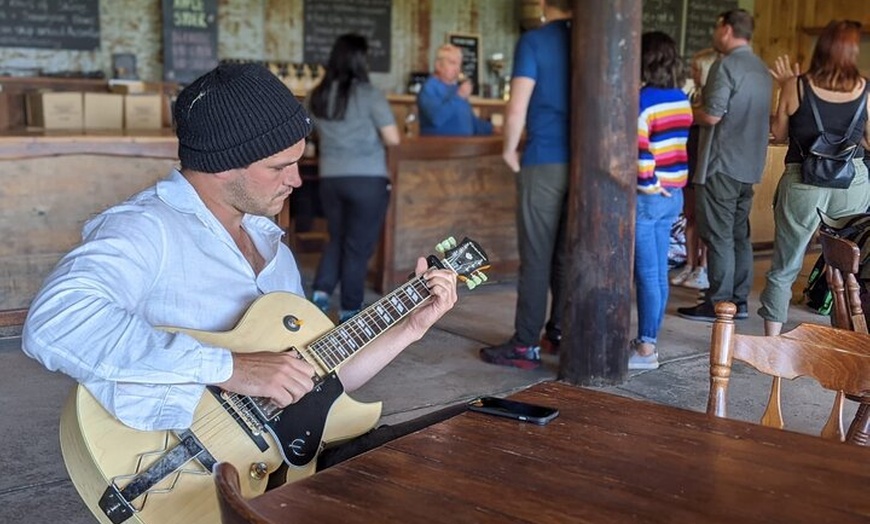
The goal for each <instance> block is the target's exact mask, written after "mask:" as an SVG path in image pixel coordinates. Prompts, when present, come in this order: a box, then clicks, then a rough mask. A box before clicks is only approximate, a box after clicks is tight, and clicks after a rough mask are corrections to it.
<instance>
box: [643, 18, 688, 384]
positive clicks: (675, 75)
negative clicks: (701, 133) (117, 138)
mask: <svg viewBox="0 0 870 524" xmlns="http://www.w3.org/2000/svg"><path fill="white" fill-rule="evenodd" d="M683 78H684V77H683V68H682V64H681V62H680V57H679V54H678V52H677V46H676V44H675V43H674V40H673V39H672V38H671V37H670V36H668V35H667V34H665V33H662V32H659V31H653V32H649V33H644V34H643V36H642V37H641V84H642V87H641V90H640V116H639V118H638V121H637V139H638V153H639V154H638V173H637V193H638V194H637V223H636V229H635V241H634V281H635V288H636V292H637V318H638V322H637V331H638V336H637V338H636V339H634V340H633V341H632V343H631V345H632V351H631V355H630V357H629V360H628V369H656V368H658V367H659V361H658V352H657V351H656V343H657V337H658V333H659V328H660V327H661V325H662V319H663V318H664V315H665V306H667V303H668V243H669V242H670V232H671V225H672V224H673V223H674V220H676V219H677V217H678V216H679V214H680V211H681V210H682V208H683V186H685V185H686V176H687V174H688V166H687V157H686V139H687V138H688V136H689V126H691V124H692V106H691V105H690V104H689V99H688V98H687V97H686V94H685V93H683V91H682V90H681V89H680V86H682V84H683Z"/></svg>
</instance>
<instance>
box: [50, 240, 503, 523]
mask: <svg viewBox="0 0 870 524" xmlns="http://www.w3.org/2000/svg"><path fill="white" fill-rule="evenodd" d="M437 249H438V251H439V252H441V253H442V255H443V257H442V258H437V257H435V256H430V257H429V258H428V261H429V264H430V266H436V267H439V268H444V269H450V270H452V271H454V272H456V274H457V276H458V278H459V279H460V280H461V281H463V282H465V284H466V285H467V286H468V287H469V288H470V289H472V288H474V287H475V286H477V285H478V284H480V283H482V282H483V281H484V280H485V279H486V277H485V276H484V275H483V273H481V270H482V269H485V268H486V267H488V260H487V258H486V253H484V251H483V250H482V249H481V248H480V246H479V245H477V243H476V242H474V241H471V240H469V239H467V238H466V239H463V241H462V242H461V243H459V244H458V245H457V243H456V241H455V240H453V239H452V238H451V239H448V240H446V241H444V242H442V243H440V244H439V245H438V246H437ZM429 296H430V293H429V289H428V288H427V286H426V281H425V279H424V278H422V277H414V278H412V279H411V280H410V281H408V282H407V283H405V284H404V285H402V286H400V287H399V288H398V289H396V290H394V291H393V292H391V293H390V294H388V295H387V296H385V297H383V298H381V299H380V300H378V301H377V302H375V303H374V304H372V305H371V306H369V307H368V308H366V309H364V310H363V311H361V312H360V313H359V314H358V315H356V316H355V317H353V318H352V319H350V320H349V321H347V322H345V323H343V324H341V325H339V326H337V327H335V326H333V325H332V323H331V322H330V320H329V319H328V318H327V317H326V316H325V315H323V313H321V312H320V310H319V309H317V307H316V306H314V305H313V304H311V303H310V302H308V301H306V300H305V299H304V298H302V297H299V296H297V295H293V294H290V293H270V294H267V295H264V296H262V297H260V298H259V299H257V300H256V301H255V302H254V303H253V304H252V305H251V307H250V308H249V309H248V311H247V313H245V315H244V316H243V317H242V320H241V321H240V322H239V324H238V325H237V326H236V327H235V328H234V329H233V330H232V331H228V332H222V333H210V332H205V331H193V330H181V329H177V328H168V329H167V331H172V332H184V333H186V334H187V335H190V336H192V337H194V338H196V339H198V340H200V341H202V342H204V343H207V344H211V345H215V346H218V347H225V348H227V349H230V350H232V351H238V352H246V351H248V352H250V351H287V350H288V348H295V349H296V351H297V353H298V354H299V356H300V358H303V359H305V360H306V361H307V362H308V363H310V364H311V365H312V366H314V368H315V370H316V376H315V377H314V380H315V384H316V387H315V388H314V390H312V391H311V392H310V393H309V394H307V395H305V396H303V397H302V398H301V399H300V400H299V401H298V402H296V403H295V404H292V405H290V406H288V407H286V408H284V409H281V408H278V407H277V406H275V405H274V404H272V403H271V402H270V401H269V399H265V398H258V397H248V396H244V395H238V394H236V393H230V392H227V391H222V390H220V389H218V388H214V387H209V388H207V389H208V393H207V394H205V395H203V397H202V398H201V399H200V402H199V405H198V406H197V408H196V411H195V413H194V418H193V423H192V424H191V426H190V428H189V429H187V430H185V431H182V432H174V431H152V432H147V431H137V430H134V429H131V428H129V427H127V426H124V425H123V424H122V423H120V422H118V421H117V420H115V419H114V418H113V417H112V416H111V415H109V413H108V412H106V411H105V410H104V409H103V408H102V406H100V405H99V404H98V403H97V402H96V400H95V399H94V397H93V396H91V395H90V393H88V392H87V390H86V389H85V388H84V387H81V386H78V387H77V388H76V390H75V391H74V392H73V394H72V395H71V396H70V400H69V401H68V402H67V405H66V406H65V407H64V411H63V413H62V416H61V424H60V426H61V428H60V429H61V450H62V452H63V458H64V462H65V463H66V466H67V469H68V471H69V473H70V478H71V479H72V481H73V484H74V485H75V486H76V489H77V490H78V492H79V495H81V497H82V499H83V500H84V502H85V504H87V506H88V508H89V509H90V510H91V512H93V514H94V516H95V517H96V518H97V519H98V520H99V521H100V522H103V523H106V524H108V523H112V524H120V523H121V522H126V521H128V520H129V521H133V522H139V523H144V524H151V523H153V524H163V523H167V522H184V523H185V524H200V523H201V524H206V523H214V522H219V521H220V513H219V508H218V504H217V498H216V495H215V489H214V484H213V481H212V479H211V471H212V468H213V467H214V465H215V464H216V463H217V462H218V461H221V462H229V463H231V464H233V465H234V466H235V467H236V469H238V470H240V471H249V472H250V475H246V476H245V478H244V479H243V482H242V483H241V489H242V494H243V496H245V497H253V496H255V495H258V494H260V493H262V492H263V491H265V489H266V485H267V483H270V484H275V483H279V484H280V483H281V482H287V481H293V480H297V479H299V478H303V477H305V476H308V475H311V474H313V473H314V470H315V467H316V463H317V460H316V458H317V454H318V453H319V452H320V450H321V449H322V447H323V446H324V445H327V444H329V443H331V442H337V441H342V440H347V439H351V438H354V437H357V436H359V435H362V434H363V433H365V432H367V431H369V430H370V429H371V428H372V427H374V425H375V424H376V423H377V421H378V419H379V418H380V413H381V406H380V403H373V404H363V403H360V402H357V401H355V400H353V399H351V398H350V397H348V396H347V395H346V394H345V392H344V387H343V386H342V384H341V380H339V378H338V375H337V373H336V372H337V370H338V368H339V367H340V366H341V364H342V363H343V362H345V361H347V359H349V358H351V357H352V356H353V355H354V354H356V352H357V351H359V350H360V349H362V348H364V347H365V346H366V345H367V344H368V343H369V342H371V341H372V340H374V339H375V338H376V337H378V336H379V335H381V334H382V333H383V332H385V331H386V330H387V329H389V328H390V327H392V326H393V325H395V324H396V323H397V322H399V321H400V320H401V319H402V318H404V317H405V316H407V315H408V313H410V312H411V311H413V310H414V309H415V308H416V307H418V306H419V305H421V304H423V303H424V302H425V301H426V300H427V299H428V298H429ZM284 464H286V465H287V466H288V467H287V468H281V469H280V470H279V467H280V466H282V465H284ZM279 471H280V472H281V473H280V475H281V477H280V478H277V479H276V478H274V477H276V476H277V475H279V473H277V472H279ZM270 475H271V476H272V477H273V478H272V479H269V478H268V477H269V476H270ZM151 498H154V499H155V500H159V501H160V502H159V503H154V504H152V503H150V499H151Z"/></svg>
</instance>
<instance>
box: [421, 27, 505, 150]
mask: <svg viewBox="0 0 870 524" xmlns="http://www.w3.org/2000/svg"><path fill="white" fill-rule="evenodd" d="M461 66H462V50H461V49H460V48H458V47H456V46H455V45H452V44H444V45H442V46H441V47H439V48H438V52H437V53H436V54H435V72H434V73H432V75H431V76H429V78H428V79H427V80H426V82H425V83H424V84H423V87H422V88H421V89H420V93H419V94H418V95H417V108H418V109H419V112H420V134H421V135H428V136H471V135H491V134H492V132H493V127H492V124H491V123H489V122H487V121H486V120H482V119H480V118H478V117H476V116H475V115H474V112H473V111H472V110H471V104H469V103H468V97H469V96H470V95H471V91H472V89H474V85H473V84H472V82H471V80H469V79H467V78H463V79H462V81H460V79H459V78H460V72H461Z"/></svg>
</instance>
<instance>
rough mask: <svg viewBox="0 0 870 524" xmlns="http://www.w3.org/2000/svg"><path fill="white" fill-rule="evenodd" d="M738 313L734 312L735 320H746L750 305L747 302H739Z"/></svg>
mask: <svg viewBox="0 0 870 524" xmlns="http://www.w3.org/2000/svg"><path fill="white" fill-rule="evenodd" d="M735 305H736V306H737V313H735V314H734V319H735V320H746V319H747V318H749V305H748V304H747V303H746V302H738V303H737V304H735Z"/></svg>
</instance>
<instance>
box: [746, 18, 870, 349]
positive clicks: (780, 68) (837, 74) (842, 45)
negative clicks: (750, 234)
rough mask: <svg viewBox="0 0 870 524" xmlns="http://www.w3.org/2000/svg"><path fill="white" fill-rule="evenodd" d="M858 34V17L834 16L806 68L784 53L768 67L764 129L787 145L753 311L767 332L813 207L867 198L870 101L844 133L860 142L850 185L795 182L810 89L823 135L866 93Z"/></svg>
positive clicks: (839, 130) (842, 125)
mask: <svg viewBox="0 0 870 524" xmlns="http://www.w3.org/2000/svg"><path fill="white" fill-rule="evenodd" d="M860 39H861V24H860V23H858V22H851V21H833V22H831V23H829V24H828V25H827V26H826V27H825V29H824V30H823V31H822V34H821V35H820V36H819V39H818V42H817V43H816V48H815V50H814V51H813V57H812V60H811V62H810V68H809V71H807V72H806V74H805V75H799V70H798V66H797V64H795V65H793V66H792V65H791V64H789V60H788V56H781V57H779V58H778V59H777V60H776V64H775V66H774V69H773V70H771V74H773V77H774V79H775V80H776V81H777V82H778V83H779V86H780V96H779V106H778V107H777V110H776V114H775V115H774V119H773V122H772V125H771V131H772V133H773V135H774V139H775V140H777V141H784V140H785V139H786V138H788V140H789V146H788V151H787V152H786V156H785V172H784V173H783V175H782V178H781V179H780V181H779V185H778V186H777V189H776V195H775V197H774V217H773V218H774V225H775V228H776V233H775V237H774V245H773V260H772V261H771V267H770V270H769V271H768V272H767V283H766V285H765V287H764V291H762V293H761V308H760V309H759V310H758V314H759V315H761V317H762V318H764V333H765V334H766V335H778V334H779V332H780V331H781V330H782V324H783V322H786V321H787V320H788V305H789V301H790V299H791V286H792V284H793V283H794V281H795V278H796V277H797V275H798V272H799V271H800V269H801V266H802V264H803V259H804V252H805V250H806V247H807V244H809V242H810V239H811V238H812V236H813V234H814V233H815V231H816V228H817V227H818V226H819V221H820V219H819V215H818V212H817V211H816V210H817V209H821V210H822V211H824V212H825V213H826V214H828V215H830V216H834V217H837V216H842V215H848V214H853V213H858V212H864V211H866V210H867V207H868V205H870V183H868V181H867V166H866V165H865V164H864V158H863V157H864V154H865V148H867V147H868V140H870V119H868V115H870V108H868V109H865V110H863V111H862V114H861V115H860V120H859V121H858V125H857V126H856V128H855V131H854V132H853V136H851V137H848V138H849V140H850V141H851V142H852V143H857V144H858V147H859V150H858V151H857V154H856V155H855V160H854V161H853V163H854V166H855V178H854V179H853V180H852V184H851V186H849V187H848V188H847V189H833V188H827V187H819V186H815V185H809V184H804V183H803V182H801V163H802V162H803V158H804V157H803V155H802V153H801V151H802V150H803V151H807V150H808V149H809V147H810V145H811V144H812V143H813V141H814V140H815V139H816V137H817V136H818V134H819V132H818V130H817V128H816V123H815V120H814V118H813V113H812V109H811V108H810V107H809V102H808V101H807V96H808V95H811V94H812V95H814V96H815V98H816V101H817V105H818V108H819V113H820V115H821V120H822V123H823V127H824V129H825V132H826V133H827V134H829V136H830V137H837V136H842V135H843V134H844V133H845V132H846V130H847V129H848V127H849V124H850V123H851V121H852V118H853V117H854V115H855V113H856V111H857V110H858V108H859V104H860V102H861V100H862V98H867V97H868V89H867V80H866V79H865V78H863V77H862V76H861V74H860V73H859V72H858V65H857V64H858V44H859V42H860ZM799 78H800V79H801V80H806V81H805V82H804V81H799ZM805 89H810V90H812V93H807V92H805ZM868 106H870V104H868Z"/></svg>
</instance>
